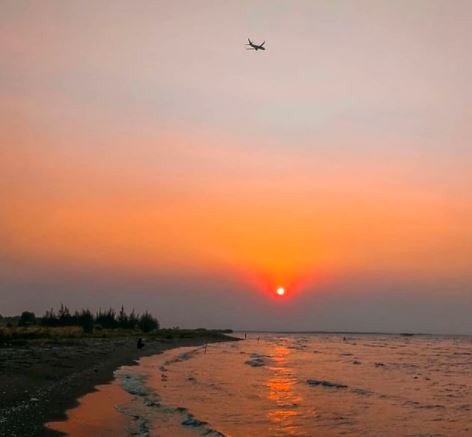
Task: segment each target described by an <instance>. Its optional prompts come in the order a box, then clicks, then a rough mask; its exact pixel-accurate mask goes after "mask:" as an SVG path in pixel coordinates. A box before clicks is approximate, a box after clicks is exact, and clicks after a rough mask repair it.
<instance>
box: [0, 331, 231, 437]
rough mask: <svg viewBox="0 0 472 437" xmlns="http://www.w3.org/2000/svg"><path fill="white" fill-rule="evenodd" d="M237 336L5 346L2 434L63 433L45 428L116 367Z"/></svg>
mask: <svg viewBox="0 0 472 437" xmlns="http://www.w3.org/2000/svg"><path fill="white" fill-rule="evenodd" d="M228 340H234V339H233V338H231V337H228V336H224V335H222V334H208V335H206V334H201V335H199V336H196V337H193V338H178V339H161V338H152V339H145V343H146V346H145V347H144V349H142V350H141V351H138V350H137V348H136V338H135V337H124V338H123V337H120V338H103V339H100V338H80V339H73V340H69V339H63V340H61V341H46V340H29V341H24V342H23V343H22V344H15V345H0V436H9V437H14V436H18V437H20V436H21V437H24V436H58V435H61V434H59V433H58V432H55V431H52V430H49V429H47V428H45V427H44V424H45V423H46V422H50V421H57V420H63V419H65V418H66V416H65V412H66V410H68V409H70V408H72V407H74V406H76V405H77V399H78V398H79V397H81V396H83V395H85V394H86V393H89V392H91V391H93V390H94V387H95V386H96V385H99V384H105V383H107V382H109V381H111V379H112V378H113V371H114V370H116V369H117V368H118V367H120V366H122V365H129V364H132V363H133V362H134V361H135V360H136V359H138V358H139V357H141V356H145V355H153V354H156V353H160V352H162V351H164V350H166V349H171V348H175V347H181V346H197V345H201V344H205V343H210V342H218V341H228Z"/></svg>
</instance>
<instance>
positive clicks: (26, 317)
mask: <svg viewBox="0 0 472 437" xmlns="http://www.w3.org/2000/svg"><path fill="white" fill-rule="evenodd" d="M35 323H36V316H35V315H34V313H32V312H30V311H23V312H22V313H21V316H20V320H19V321H18V326H31V325H34V324H35Z"/></svg>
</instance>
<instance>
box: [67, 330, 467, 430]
mask: <svg viewBox="0 0 472 437" xmlns="http://www.w3.org/2000/svg"><path fill="white" fill-rule="evenodd" d="M258 336H259V337H260V340H259V341H258V340H257V337H258ZM251 337H253V338H249V339H248V340H245V341H240V342H229V343H218V344H210V345H208V347H207V349H206V351H205V348H202V347H200V348H180V349H175V350H170V351H167V352H165V353H163V354H160V355H155V356H152V357H146V358H142V359H141V360H140V364H139V366H133V367H123V368H121V369H120V370H119V371H118V372H117V375H116V376H117V379H116V382H115V383H114V386H115V387H116V386H117V385H120V386H121V387H122V388H123V390H124V391H126V392H127V393H130V394H132V395H133V397H132V400H131V401H127V402H124V403H123V402H121V403H120V402H116V403H115V406H116V408H117V410H118V411H119V412H120V413H121V414H123V415H124V416H126V417H128V418H129V420H128V422H127V423H128V425H127V427H126V429H124V430H123V435H131V434H138V435H143V436H145V435H149V436H186V435H189V436H192V435H193V436H195V435H226V436H318V435H320V436H331V435H333V436H334V435H363V436H378V435H391V436H398V435H405V436H407V435H408V436H409V435H415V436H432V435H434V436H441V435H444V436H470V435H472V424H471V423H470V422H471V418H472V375H471V370H472V339H471V338H470V337H457V338H451V337H449V338H445V337H430V336H414V337H402V336H374V335H357V336H350V337H348V338H346V339H343V336H340V335H308V334H307V335H298V334H297V335H282V334H264V335H263V334H261V335H255V336H251ZM102 390H106V387H105V388H102ZM99 393H100V392H99ZM99 393H96V394H95V395H96V396H97V397H98V396H99ZM93 395H94V394H91V395H88V396H93ZM102 396H103V395H102ZM111 407H112V406H111V405H110V408H111ZM78 408H79V409H80V406H79V407H78ZM73 413H74V411H72V412H71V414H73ZM76 414H77V412H76ZM81 417H82V418H83V415H82V416H81ZM85 424H86V420H85V419H84V426H85ZM106 427H107V424H106V421H104V423H103V429H104V430H106ZM71 435H79V434H71ZM115 435H116V434H115Z"/></svg>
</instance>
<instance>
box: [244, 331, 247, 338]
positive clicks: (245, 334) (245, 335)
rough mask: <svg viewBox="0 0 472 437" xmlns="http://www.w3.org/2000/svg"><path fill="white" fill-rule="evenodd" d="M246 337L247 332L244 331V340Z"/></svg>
mask: <svg viewBox="0 0 472 437" xmlns="http://www.w3.org/2000/svg"><path fill="white" fill-rule="evenodd" d="M246 339H247V332H245V333H244V340H246Z"/></svg>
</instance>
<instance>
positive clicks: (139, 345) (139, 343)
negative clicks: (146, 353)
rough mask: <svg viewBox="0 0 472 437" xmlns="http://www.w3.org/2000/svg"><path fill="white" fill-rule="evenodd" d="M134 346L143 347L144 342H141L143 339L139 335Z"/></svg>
mask: <svg viewBox="0 0 472 437" xmlns="http://www.w3.org/2000/svg"><path fill="white" fill-rule="evenodd" d="M136 346H137V347H138V349H140V350H141V349H142V348H143V347H144V342H143V339H142V338H141V337H139V338H138V343H137V344H136Z"/></svg>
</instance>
